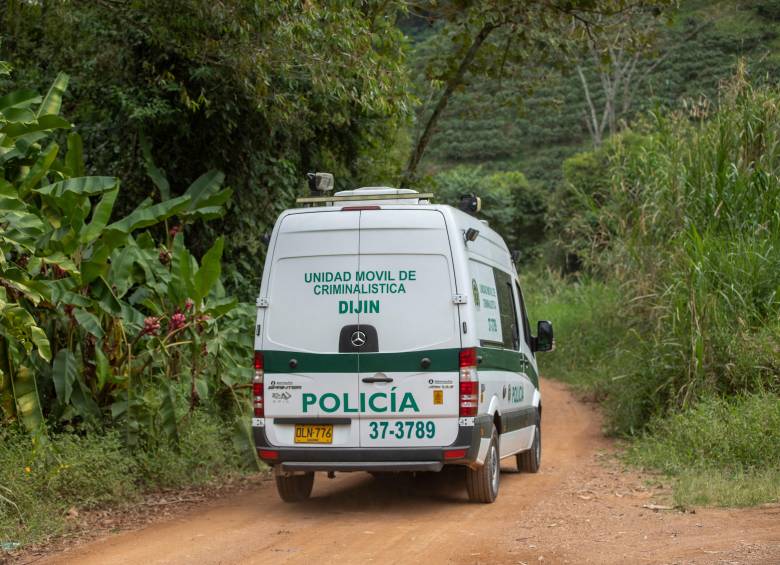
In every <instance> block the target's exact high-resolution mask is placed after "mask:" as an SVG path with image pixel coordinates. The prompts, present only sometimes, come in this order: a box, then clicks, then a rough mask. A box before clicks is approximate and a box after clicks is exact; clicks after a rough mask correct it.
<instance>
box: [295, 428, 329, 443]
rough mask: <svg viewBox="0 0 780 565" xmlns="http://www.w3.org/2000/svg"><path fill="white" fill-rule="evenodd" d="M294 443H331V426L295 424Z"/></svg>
mask: <svg viewBox="0 0 780 565" xmlns="http://www.w3.org/2000/svg"><path fill="white" fill-rule="evenodd" d="M295 443H333V424H295Z"/></svg>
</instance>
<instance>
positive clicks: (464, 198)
mask: <svg viewBox="0 0 780 565" xmlns="http://www.w3.org/2000/svg"><path fill="white" fill-rule="evenodd" d="M458 208H459V209H460V210H463V211H464V212H466V213H467V214H471V215H472V216H475V215H476V214H477V212H479V211H480V210H482V199H481V198H480V197H479V196H475V195H474V194H462V195H461V197H460V202H459V203H458Z"/></svg>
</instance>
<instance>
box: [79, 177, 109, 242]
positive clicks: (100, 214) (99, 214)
mask: <svg viewBox="0 0 780 565" xmlns="http://www.w3.org/2000/svg"><path fill="white" fill-rule="evenodd" d="M118 194H119V187H118V186H117V187H115V188H114V189H112V190H109V191H107V192H105V193H104V194H103V197H102V198H101V199H100V202H98V203H97V205H96V206H95V208H94V209H93V210H92V219H91V221H90V222H89V224H87V225H85V226H84V227H83V229H82V230H81V234H80V235H79V241H80V242H81V243H91V242H93V241H95V240H96V239H97V238H98V237H100V235H101V234H102V233H103V230H104V229H105V227H106V225H108V220H109V219H110V218H111V211H112V210H113V209H114V202H116V197H117V195H118Z"/></svg>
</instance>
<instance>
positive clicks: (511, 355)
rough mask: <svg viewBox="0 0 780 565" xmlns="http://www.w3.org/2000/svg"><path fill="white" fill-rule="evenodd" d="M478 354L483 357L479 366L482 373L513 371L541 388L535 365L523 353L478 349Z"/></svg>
mask: <svg viewBox="0 0 780 565" xmlns="http://www.w3.org/2000/svg"><path fill="white" fill-rule="evenodd" d="M477 354H478V355H480V356H482V362H481V363H480V364H479V370H481V371H490V370H493V371H511V372H513V373H525V374H527V375H528V378H529V379H531V382H533V383H534V386H535V387H536V388H539V375H537V374H536V371H534V367H533V365H531V362H530V361H529V360H528V358H527V357H526V355H525V353H522V352H521V351H511V350H509V349H499V348H497V347H478V348H477Z"/></svg>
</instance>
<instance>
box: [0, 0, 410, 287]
mask: <svg viewBox="0 0 780 565" xmlns="http://www.w3.org/2000/svg"><path fill="white" fill-rule="evenodd" d="M401 7H402V3H400V2H384V1H379V0H370V1H367V2H360V3H353V2H336V3H333V2H306V3H301V2H298V1H294V0H284V1H279V2H277V1H259V2H258V1H256V0H233V1H230V2H211V1H208V0H196V1H175V2H157V1H153V0H141V1H132V2H130V1H123V0H122V1H116V2H75V1H71V0H66V1H63V2H47V3H44V4H38V3H28V2H21V1H15V0H12V1H11V2H8V3H4V6H3V7H0V20H1V21H3V24H4V25H3V29H5V30H7V31H6V32H5V33H2V32H0V33H2V35H3V37H2V38H1V39H2V41H1V42H0V45H1V47H0V49H2V54H3V55H4V58H5V59H7V60H9V61H10V62H11V63H12V64H13V65H14V66H15V68H16V69H17V75H16V76H17V77H18V78H17V80H16V81H15V83H16V84H15V86H28V87H32V88H38V87H40V85H41V84H42V83H45V82H47V81H49V80H51V78H53V77H52V76H51V75H50V73H51V71H50V70H49V69H54V68H56V69H66V70H67V71H68V73H69V74H70V75H71V77H72V81H71V83H72V92H73V98H72V99H66V100H65V104H66V107H67V109H68V113H69V114H70V115H72V116H73V117H74V119H75V120H76V121H77V122H78V123H80V124H82V126H81V127H80V129H79V131H80V133H81V134H82V137H83V139H84V144H85V147H86V148H87V150H88V151H87V153H88V154H89V155H90V159H91V160H90V162H88V163H87V168H88V169H90V170H99V171H105V172H107V173H108V174H110V175H113V176H117V177H121V178H122V179H123V186H124V188H123V193H122V198H121V199H119V201H117V203H116V206H117V209H118V211H119V212H122V213H126V212H128V211H129V210H131V209H132V208H133V207H134V206H136V205H137V204H138V203H140V202H141V201H143V200H144V199H145V198H147V197H149V196H152V197H154V198H155V199H162V198H166V197H167V194H166V193H167V192H168V191H169V192H170V195H171V196H176V195H179V194H181V193H182V192H183V191H184V190H185V189H186V188H187V186H189V185H190V184H191V183H192V182H193V181H195V180H196V178H197V175H198V174H199V172H200V171H203V170H205V169H217V170H222V171H225V175H226V177H225V182H226V184H227V185H228V186H230V187H231V188H232V189H233V190H234V192H235V197H234V198H233V199H232V201H231V202H230V203H229V204H228V213H227V214H226V216H225V217H224V219H223V221H222V225H221V227H220V228H219V230H218V231H220V232H222V233H230V234H231V236H230V238H229V239H227V240H226V242H225V243H226V244H225V256H226V259H227V260H228V268H227V273H226V274H227V275H228V277H229V279H230V280H231V281H232V282H231V285H232V286H233V287H234V288H237V289H238V290H239V292H241V293H242V295H243V296H249V295H250V294H252V293H253V292H254V291H255V289H256V287H257V284H258V282H259V280H258V279H259V265H260V264H261V263H262V260H263V255H264V251H265V250H264V248H263V246H262V244H261V240H262V235H263V233H264V232H265V231H266V230H268V229H269V227H270V226H271V225H272V222H273V221H274V220H275V218H276V215H277V213H278V212H279V211H280V210H282V209H284V208H285V207H287V206H289V205H290V204H291V203H292V200H293V199H294V197H295V196H296V195H297V194H298V192H299V191H300V190H301V189H302V178H303V174H302V173H304V172H306V171H308V170H314V169H317V170H329V171H332V172H334V173H335V174H336V178H337V179H338V181H339V183H340V184H341V185H342V186H350V187H351V185H352V184H353V183H354V184H357V183H360V182H361V181H363V180H367V179H370V178H371V177H375V176H385V177H386V176H388V173H387V168H388V167H389V168H392V167H393V163H392V162H389V161H387V160H381V159H375V158H373V155H374V154H376V153H382V152H386V148H387V147H388V146H390V145H392V144H393V143H395V140H396V139H397V137H398V128H399V127H400V126H401V125H402V124H404V123H405V121H406V116H407V114H408V107H409V102H410V97H409V94H408V88H407V81H406V73H405V68H404V64H403V63H404V55H403V49H404V45H405V42H404V38H403V35H402V34H401V32H400V31H399V30H398V29H397V28H396V27H395V25H394V22H395V14H396V12H397V10H399V9H400V8H401ZM144 139H146V141H147V144H148V146H149V147H151V148H152V149H153V150H154V152H155V154H157V155H162V156H164V162H165V166H166V170H165V171H164V172H165V174H166V175H167V178H168V179H170V186H169V187H163V188H161V187H160V186H159V185H158V184H154V185H153V186H150V183H149V182H148V179H147V178H146V176H145V174H144V171H145V169H146V166H145V162H144V158H143V155H144V152H145V151H144V143H143V140H144ZM189 239H190V241H191V243H192V244H193V246H194V248H195V250H196V251H197V252H200V253H202V252H204V251H205V250H206V248H207V247H208V246H209V245H210V242H211V241H213V239H215V234H214V232H213V231H212V229H211V228H208V227H205V228H201V229H198V230H197V231H195V232H193V233H191V234H189ZM243 277H247V279H246V280H242V278H243Z"/></svg>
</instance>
